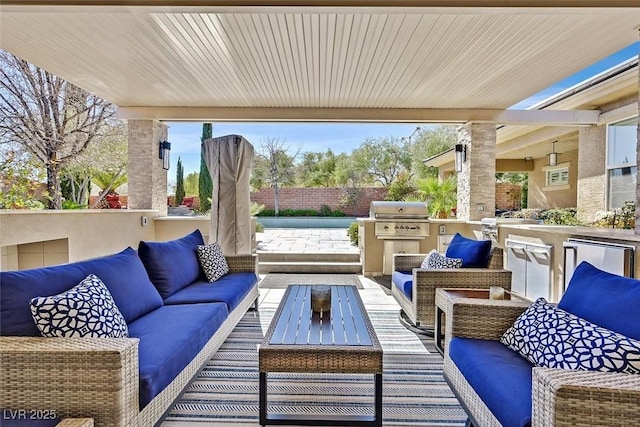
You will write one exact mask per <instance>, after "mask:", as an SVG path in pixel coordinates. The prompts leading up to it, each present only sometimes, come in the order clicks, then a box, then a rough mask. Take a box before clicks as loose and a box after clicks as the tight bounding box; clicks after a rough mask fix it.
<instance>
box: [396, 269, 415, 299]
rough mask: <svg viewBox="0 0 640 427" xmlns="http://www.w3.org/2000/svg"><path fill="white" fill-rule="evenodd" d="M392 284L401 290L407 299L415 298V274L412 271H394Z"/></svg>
mask: <svg viewBox="0 0 640 427" xmlns="http://www.w3.org/2000/svg"><path fill="white" fill-rule="evenodd" d="M391 282H392V283H393V285H394V286H395V287H397V288H398V289H400V290H401V291H402V293H403V294H405V295H406V296H407V298H409V299H411V298H413V273H411V272H410V271H409V272H407V271H394V272H393V274H392V275H391Z"/></svg>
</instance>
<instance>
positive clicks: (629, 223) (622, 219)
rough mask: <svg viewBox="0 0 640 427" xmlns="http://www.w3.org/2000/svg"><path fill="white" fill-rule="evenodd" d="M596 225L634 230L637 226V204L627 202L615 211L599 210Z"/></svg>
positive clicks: (593, 224)
mask: <svg viewBox="0 0 640 427" xmlns="http://www.w3.org/2000/svg"><path fill="white" fill-rule="evenodd" d="M591 225H592V226H594V227H606V228H622V229H627V230H632V229H634V228H635V226H636V204H635V202H631V201H629V202H625V204H624V206H623V207H621V208H618V209H614V210H613V211H605V212H598V214H597V215H596V220H595V221H594V222H593V223H592V224H591Z"/></svg>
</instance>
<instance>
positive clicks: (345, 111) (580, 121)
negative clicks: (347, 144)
mask: <svg viewBox="0 0 640 427" xmlns="http://www.w3.org/2000/svg"><path fill="white" fill-rule="evenodd" d="M117 116H118V117H119V118H121V119H153V120H164V121H171V120H173V121H218V122H363V123H371V122H388V123H442V124H444V123H452V124H455V123H467V122H484V123H496V124H517V125H543V126H580V125H592V124H597V123H598V118H599V116H600V111H599V110H476V109H452V108H440V109H437V108H436V109H423V108H420V109H411V108H395V109H387V108H219V107H215V108H213V107H211V108H209V107H119V108H118V113H117Z"/></svg>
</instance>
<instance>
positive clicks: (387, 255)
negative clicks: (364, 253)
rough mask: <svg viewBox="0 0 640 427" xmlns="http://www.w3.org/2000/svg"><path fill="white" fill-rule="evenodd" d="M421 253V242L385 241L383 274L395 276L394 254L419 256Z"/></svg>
mask: <svg viewBox="0 0 640 427" xmlns="http://www.w3.org/2000/svg"><path fill="white" fill-rule="evenodd" d="M419 252H420V241H419V240H385V241H384V259H383V271H382V273H383V274H384V275H391V274H393V254H417V253H419Z"/></svg>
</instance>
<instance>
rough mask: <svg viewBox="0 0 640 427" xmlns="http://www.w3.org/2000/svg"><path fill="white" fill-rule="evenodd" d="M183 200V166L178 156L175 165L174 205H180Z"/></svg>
mask: <svg viewBox="0 0 640 427" xmlns="http://www.w3.org/2000/svg"><path fill="white" fill-rule="evenodd" d="M183 200H184V168H183V167H182V160H181V159H180V157H178V166H177V167H176V206H180V205H181V204H182V201H183Z"/></svg>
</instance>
